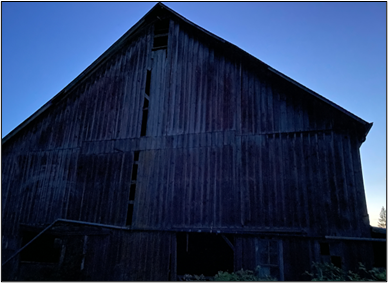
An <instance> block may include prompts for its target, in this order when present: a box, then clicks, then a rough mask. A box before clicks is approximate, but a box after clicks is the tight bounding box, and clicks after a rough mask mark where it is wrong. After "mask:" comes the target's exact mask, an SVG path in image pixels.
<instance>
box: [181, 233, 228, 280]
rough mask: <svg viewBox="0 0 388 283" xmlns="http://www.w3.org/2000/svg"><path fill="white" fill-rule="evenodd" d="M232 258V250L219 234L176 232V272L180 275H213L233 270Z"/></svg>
mask: <svg viewBox="0 0 388 283" xmlns="http://www.w3.org/2000/svg"><path fill="white" fill-rule="evenodd" d="M229 240H231V239H230V238H229ZM231 242H232V243H233V239H232V241H231ZM233 259H234V253H233V250H232V249H231V247H230V246H229V245H228V244H227V243H226V241H225V240H224V239H223V238H222V236H221V235H215V234H199V233H198V234H194V233H190V234H189V233H178V234H177V274H178V275H180V276H183V275H185V274H197V275H201V274H203V275H205V276H214V275H215V274H217V273H218V271H229V272H233V271H234V268H233V266H234V265H233Z"/></svg>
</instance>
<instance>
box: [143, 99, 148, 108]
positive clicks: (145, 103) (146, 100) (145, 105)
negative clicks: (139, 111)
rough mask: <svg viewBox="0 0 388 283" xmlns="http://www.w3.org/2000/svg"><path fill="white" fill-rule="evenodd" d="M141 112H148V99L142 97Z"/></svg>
mask: <svg viewBox="0 0 388 283" xmlns="http://www.w3.org/2000/svg"><path fill="white" fill-rule="evenodd" d="M143 110H148V99H147V98H146V97H144V104H143Z"/></svg>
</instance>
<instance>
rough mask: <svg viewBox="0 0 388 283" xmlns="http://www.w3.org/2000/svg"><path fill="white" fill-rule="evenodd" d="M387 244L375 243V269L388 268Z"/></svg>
mask: <svg viewBox="0 0 388 283" xmlns="http://www.w3.org/2000/svg"><path fill="white" fill-rule="evenodd" d="M386 250H387V243H386V242H373V254H374V264H373V266H374V267H386V266H387V257H386V256H387V254H386Z"/></svg>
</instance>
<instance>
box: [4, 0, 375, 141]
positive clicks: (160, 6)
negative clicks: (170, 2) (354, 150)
mask: <svg viewBox="0 0 388 283" xmlns="http://www.w3.org/2000/svg"><path fill="white" fill-rule="evenodd" d="M157 9H165V10H167V11H168V12H169V13H171V14H172V15H173V16H175V17H176V18H179V19H180V20H182V21H183V22H185V23H186V24H189V25H191V26H193V27H195V28H196V29H198V30H200V31H202V32H204V33H205V34H207V35H208V36H211V37H212V38H214V39H216V40H217V41H220V42H222V43H223V44H228V45H230V46H232V47H233V48H235V49H237V50H238V52H242V53H243V54H246V55H248V56H249V57H250V58H252V59H253V60H254V61H256V62H259V63H260V64H263V65H264V66H266V67H267V68H268V70H269V71H270V72H272V73H274V74H276V75H278V76H279V77H281V78H283V79H285V80H287V81H289V82H291V83H292V84H294V85H296V86H297V87H299V88H301V89H303V90H304V91H307V92H308V93H310V94H311V95H313V96H314V97H316V98H318V99H320V100H321V101H323V102H325V103H327V104H329V105H331V106H332V107H334V108H335V109H337V110H339V111H340V112H342V113H344V114H345V115H347V116H349V117H350V118H352V119H354V120H355V121H357V122H358V123H360V124H362V125H363V126H364V128H365V133H364V140H365V137H366V136H367V134H368V132H369V131H370V129H371V127H372V125H373V123H368V122H366V121H365V120H363V119H361V118H359V117H358V116H356V115H354V114H353V113H351V112H349V111H347V110H346V109H344V108H342V107H341V106H339V105H337V104H335V103H334V102H332V101H330V100H328V99H326V98H325V97H323V96H321V95H319V94H318V93H316V92H314V91H312V90H311V89H309V88H307V87H305V86H303V85H302V84H300V83H298V82H297V81H295V80H293V79H291V78H290V77H288V76H286V75H284V74H283V73H281V72H279V71H277V70H275V69H274V68H272V67H271V66H269V65H268V64H265V63H264V62H263V61H261V60H259V59H258V58H256V57H254V56H253V55H251V54H249V53H248V52H246V51H244V50H243V49H241V48H240V47H238V46H236V45H234V44H233V43H230V42H228V41H226V40H224V39H222V38H220V37H218V36H217V35H215V34H213V33H211V32H209V31H208V30H206V29H204V28H202V27H200V26H198V25H196V24H195V23H193V22H191V21H189V20H188V19H186V18H184V17H183V16H181V15H180V14H178V13H177V12H175V11H174V10H172V9H170V8H169V7H167V6H166V5H164V4H162V3H160V2H158V3H157V4H156V5H155V6H154V7H152V9H151V10H149V11H148V12H147V13H146V14H145V15H144V16H143V17H142V18H141V19H140V20H139V21H138V22H137V23H136V24H135V25H133V26H132V27H131V28H130V29H129V30H128V31H127V32H126V33H125V34H124V35H122V36H121V37H120V38H119V39H118V40H117V41H116V42H114V43H113V44H112V45H111V46H110V47H109V48H108V49H107V50H106V51H105V52H104V53H103V54H102V55H101V56H99V57H98V58H97V59H96V60H95V61H94V62H93V63H92V64H91V65H89V67H87V68H86V69H85V70H84V71H83V72H82V73H81V74H79V75H78V76H77V77H76V78H75V79H74V80H73V81H71V82H70V83H69V84H68V85H67V86H66V87H64V88H63V89H62V90H61V91H60V92H59V93H58V94H56V95H55V96H54V97H53V98H52V99H50V100H49V101H48V102H47V103H45V104H44V105H43V106H42V107H41V108H39V109H38V110H37V111H36V112H34V113H33V114H32V115H31V116H30V117H28V118H27V119H26V120H24V121H23V122H22V123H21V124H19V125H18V126H17V127H16V128H15V129H13V130H12V131H11V132H10V133H8V134H7V135H6V136H5V137H4V138H3V139H2V144H4V143H6V142H7V141H8V140H10V139H11V138H12V137H13V136H15V135H16V134H17V133H18V132H19V131H21V130H22V129H23V128H24V127H26V126H27V125H28V124H29V123H31V122H32V121H33V120H34V119H36V118H37V117H38V116H39V115H41V114H42V113H43V112H45V111H46V110H47V109H49V108H50V107H51V106H52V105H54V104H55V102H56V101H59V100H61V99H63V98H64V97H65V96H66V95H67V94H68V93H69V92H70V90H71V89H72V88H73V87H74V86H76V85H77V84H78V83H80V82H81V81H82V80H83V79H85V78H87V77H88V76H89V75H90V74H91V73H93V71H94V70H95V69H97V68H98V67H99V66H100V65H101V64H103V63H104V62H105V61H106V60H107V59H109V58H110V56H111V55H113V54H115V52H116V51H118V50H119V48H120V47H121V45H122V44H124V43H125V42H127V40H129V39H130V38H131V37H132V36H133V35H134V34H135V33H136V31H137V30H138V29H139V28H140V26H141V25H142V24H143V23H145V21H146V19H147V17H149V16H150V15H151V14H152V13H154V12H155V11H156V10H157Z"/></svg>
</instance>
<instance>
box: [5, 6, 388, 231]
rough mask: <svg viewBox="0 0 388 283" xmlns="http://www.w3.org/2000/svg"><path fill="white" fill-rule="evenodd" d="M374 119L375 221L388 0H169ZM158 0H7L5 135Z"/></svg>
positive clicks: (382, 193) (370, 169)
mask: <svg viewBox="0 0 388 283" xmlns="http://www.w3.org/2000/svg"><path fill="white" fill-rule="evenodd" d="M163 3H164V4H165V5H167V6H168V7H170V8H172V9H173V10H175V11H176V12H178V13H179V14H181V15H182V16H184V17H185V18H187V19H188V20H190V21H192V22H194V23H195V24H198V25H199V26H201V27H203V28H205V29H207V30H209V31H210V32H212V33H214V34H216V35H218V36H220V37H222V38H224V39H225V40H227V41H229V42H231V43H233V44H235V45H237V46H239V47H240V48H242V49H243V50H245V51H247V52H248V53H250V54H251V55H253V56H255V57H257V58H259V59H260V60H262V61H263V62H265V63H267V64H268V65H270V66H272V67H273V68H275V69H277V70H278V71H280V72H282V73H283V74H285V75H287V76H289V77H291V78H292V79H294V80H296V81H298V82H299V83H301V84H303V85H304V86H306V87H308V88H310V89H312V90H313V91H315V92H317V93H319V94H321V95H322V96H324V97H326V98H327V99H329V100H331V101H333V102H334V103H336V104H338V105H340V106H342V107H343V108H345V109H347V110H348V111H350V112H352V113H353V114H355V115H357V116H358V117H360V118H362V119H364V120H366V121H367V122H373V123H374V125H373V127H372V129H371V131H370V133H369V135H368V136H367V139H366V142H365V143H364V144H363V145H362V146H361V158H362V164H363V173H364V185H365V191H366V197H367V204H368V211H369V217H370V221H371V224H373V225H376V221H377V218H378V215H379V212H380V210H381V207H382V206H386V3H385V2H308V3H305V2H233V3H231V2H219V3H216V2H163ZM154 5H155V2H113V3H112V2H110V3H109V2H92V3H91V2H49V3H47V2H2V4H1V6H2V137H4V136H5V135H6V134H8V133H9V132H10V131H11V130H12V129H14V128H15V127H16V126H17V125H19V124H20V123H21V122H23V121H24V120H25V119H26V118H28V117H29V116H30V115H31V114H33V113H34V112H35V111H36V110H38V109H39V108H40V107H41V106H42V105H43V104H45V103H46V102H47V101H48V100H50V99H51V98H52V97H53V96H54V95H56V94H57V93H58V92H59V91H60V90H62V89H63V88H64V87H65V86H66V85H67V84H69V83H70V82H71V81H72V80H73V79H75V78H76V77H77V76H78V75H79V74H80V73H81V72H82V71H83V70H84V69H85V68H86V67H88V66H89V65H90V64H91V63H92V62H93V61H94V60H95V59H97V57H98V56H100V55H101V54H102V53H103V52H104V51H105V50H106V49H107V48H108V47H109V46H111V45H112V44H113V43H114V42H115V41H116V40H117V39H118V38H119V37H120V36H121V35H123V34H124V33H125V32H126V31H127V30H128V29H129V28H130V27H131V26H132V25H134V24H135V23H136V22H137V21H138V20H140V18H141V17H143V16H144V15H145V14H146V13H147V12H148V11H149V10H150V9H151V8H152V7H153V6H154Z"/></svg>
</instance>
